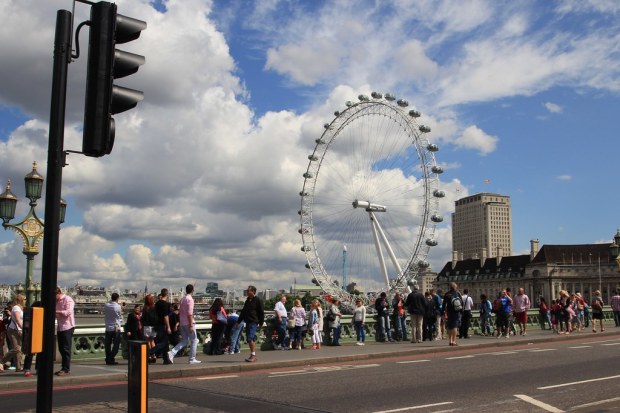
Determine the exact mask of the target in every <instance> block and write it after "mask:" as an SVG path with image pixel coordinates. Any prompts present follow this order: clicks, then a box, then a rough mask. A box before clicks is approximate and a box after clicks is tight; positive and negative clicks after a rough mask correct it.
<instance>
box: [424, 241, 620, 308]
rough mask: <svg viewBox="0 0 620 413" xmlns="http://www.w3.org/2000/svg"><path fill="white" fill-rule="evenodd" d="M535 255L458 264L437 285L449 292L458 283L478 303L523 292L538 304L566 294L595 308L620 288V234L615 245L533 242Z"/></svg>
mask: <svg viewBox="0 0 620 413" xmlns="http://www.w3.org/2000/svg"><path fill="white" fill-rule="evenodd" d="M530 243H531V252H530V254H529V255H516V256H507V257H501V256H497V257H493V258H485V259H473V258H470V259H465V260H456V257H454V259H453V260H452V261H450V262H447V263H446V265H444V267H443V268H442V270H441V271H440V272H439V274H438V275H437V281H436V283H435V284H436V285H437V287H439V288H442V289H444V290H445V288H447V286H448V284H449V283H450V282H452V281H454V282H456V283H457V284H458V287H459V290H461V291H462V290H463V289H465V288H467V289H469V291H470V293H471V294H472V297H474V300H475V301H478V300H479V297H480V294H486V295H487V297H495V296H496V295H497V293H498V292H499V291H500V290H501V289H503V288H507V287H510V288H511V290H512V291H516V290H517V289H518V288H520V287H523V288H524V289H525V292H526V294H527V295H528V296H529V297H530V299H532V302H537V300H538V297H540V296H543V297H545V299H546V300H547V301H549V300H550V299H551V298H556V297H557V296H558V293H559V291H560V290H567V291H569V292H580V293H581V294H582V295H583V296H584V298H585V299H586V301H588V302H590V301H591V297H592V295H593V293H594V291H596V290H600V291H601V295H602V298H603V301H604V302H605V304H606V305H608V304H609V300H610V298H611V296H612V295H613V291H615V290H617V289H618V288H620V272H619V271H620V265H619V263H620V258H619V253H618V252H619V251H618V250H619V248H618V245H620V231H618V233H617V234H616V236H615V237H614V241H612V243H611V244H578V245H543V247H542V248H540V249H539V243H538V240H532V241H531V242H530Z"/></svg>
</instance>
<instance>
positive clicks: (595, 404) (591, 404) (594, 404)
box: [573, 397, 620, 410]
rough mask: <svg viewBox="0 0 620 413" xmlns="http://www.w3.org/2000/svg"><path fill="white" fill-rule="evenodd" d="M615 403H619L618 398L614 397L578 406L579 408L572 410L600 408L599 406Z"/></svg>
mask: <svg viewBox="0 0 620 413" xmlns="http://www.w3.org/2000/svg"><path fill="white" fill-rule="evenodd" d="M617 401H620V397H614V398H613V399H607V400H598V401H595V402H591V403H585V404H580V405H579V406H573V410H577V409H587V408H588V407H594V406H600V405H601V404H608V403H613V402H617Z"/></svg>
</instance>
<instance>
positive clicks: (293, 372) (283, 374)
mask: <svg viewBox="0 0 620 413" xmlns="http://www.w3.org/2000/svg"><path fill="white" fill-rule="evenodd" d="M379 366H381V365H380V364H376V363H373V364H360V365H346V366H329V367H316V368H310V369H304V370H289V371H278V372H273V373H269V376H268V377H269V378H276V377H288V376H299V375H303V374H316V373H325V372H328V371H344V370H355V369H365V368H369V367H379Z"/></svg>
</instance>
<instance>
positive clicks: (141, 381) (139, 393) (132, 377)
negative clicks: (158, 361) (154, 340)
mask: <svg viewBox="0 0 620 413" xmlns="http://www.w3.org/2000/svg"><path fill="white" fill-rule="evenodd" d="M127 344H128V345H129V364H128V369H129V371H128V374H127V387H128V395H127V412H129V413H146V412H147V411H148V366H149V365H148V362H147V346H146V342H145V341H137V340H130V341H127Z"/></svg>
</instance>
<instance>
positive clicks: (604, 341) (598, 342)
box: [583, 338, 620, 344]
mask: <svg viewBox="0 0 620 413" xmlns="http://www.w3.org/2000/svg"><path fill="white" fill-rule="evenodd" d="M618 340H620V339H617V338H613V339H610V340H598V341H590V342H587V343H583V344H601V343H609V342H612V341H618Z"/></svg>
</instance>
